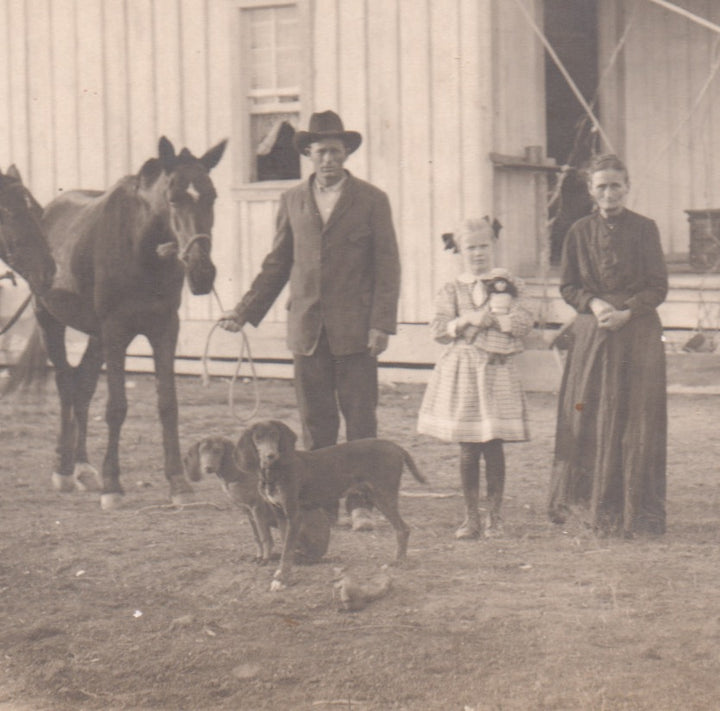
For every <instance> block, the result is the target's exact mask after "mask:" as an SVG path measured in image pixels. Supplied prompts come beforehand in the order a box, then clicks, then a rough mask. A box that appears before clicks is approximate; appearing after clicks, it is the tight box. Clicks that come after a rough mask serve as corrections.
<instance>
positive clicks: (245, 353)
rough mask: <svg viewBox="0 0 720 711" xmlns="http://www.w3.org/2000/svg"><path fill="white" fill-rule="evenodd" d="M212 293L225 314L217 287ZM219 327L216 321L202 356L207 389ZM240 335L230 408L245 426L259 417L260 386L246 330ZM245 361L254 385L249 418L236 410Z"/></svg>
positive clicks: (204, 384) (241, 330)
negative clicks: (237, 391)
mask: <svg viewBox="0 0 720 711" xmlns="http://www.w3.org/2000/svg"><path fill="white" fill-rule="evenodd" d="M212 293H213V296H214V297H215V300H216V301H217V303H218V306H219V307H220V312H221V313H224V311H225V309H223V305H222V301H221V300H220V296H219V295H218V293H217V291H216V290H215V287H213V290H212ZM219 326H220V323H219V322H217V321H216V322H215V323H214V324H213V325H212V328H211V329H210V331H209V333H208V335H207V339H206V340H205V349H204V351H203V356H202V375H201V376H200V377H201V380H202V384H203V386H204V387H207V386H208V385H209V384H210V371H209V368H208V361H209V359H210V356H209V353H210V341H211V339H212V336H213V333H215V330H216V329H217V328H218V327H219ZM239 333H240V336H241V338H242V342H241V343H240V352H239V354H238V358H237V361H236V363H235V370H234V371H233V374H232V378H231V379H230V385H229V386H228V406H229V407H230V412H231V413H232V415H233V417H235V419H237V420H239V421H240V422H241V423H243V424H245V423H247V422H250V421H251V420H252V419H253V418H254V417H255V416H256V415H257V413H258V411H259V409H260V384H259V381H258V376H257V371H256V370H255V361H254V360H253V357H252V350H251V348H250V341H249V339H248V337H247V334H246V333H245V330H244V329H242V328H241V329H240V332H239ZM244 359H247V362H248V364H249V366H250V379H251V382H252V385H253V409H252V410H251V412H250V414H249V415H248V416H247V417H241V416H240V415H238V413H237V410H236V408H235V383H236V382H237V379H238V378H239V377H240V369H241V368H242V364H243V360H244Z"/></svg>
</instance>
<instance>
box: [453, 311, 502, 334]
mask: <svg viewBox="0 0 720 711" xmlns="http://www.w3.org/2000/svg"><path fill="white" fill-rule="evenodd" d="M494 324H495V318H494V317H493V315H492V314H491V313H490V311H489V310H488V309H480V310H479V311H468V312H466V313H463V314H460V316H458V318H457V322H456V329H457V332H458V333H462V332H463V331H464V330H465V329H466V328H468V327H469V326H472V327H473V328H490V327H491V326H493V325H494Z"/></svg>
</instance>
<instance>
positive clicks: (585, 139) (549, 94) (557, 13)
mask: <svg viewBox="0 0 720 711" xmlns="http://www.w3.org/2000/svg"><path fill="white" fill-rule="evenodd" d="M544 22H545V34H546V36H547V38H548V40H549V42H550V44H551V45H552V47H553V49H554V50H555V52H556V53H557V55H558V57H559V58H560V61H561V62H562V63H563V65H564V66H565V68H566V69H567V71H568V72H569V74H570V76H571V77H572V78H573V81H574V82H575V84H576V86H577V87H578V89H579V90H580V92H581V93H582V95H583V96H584V97H585V99H586V100H587V101H588V103H590V102H592V101H593V99H594V98H595V92H596V90H597V83H598V60H597V58H598V29H597V0H545V5H544ZM593 111H594V112H595V113H596V115H597V113H598V111H599V107H598V106H597V104H595V105H594V106H593ZM545 115H546V121H547V154H548V156H550V157H551V158H554V159H555V161H556V162H557V163H558V165H570V166H572V167H574V168H581V167H582V166H584V165H585V163H586V162H587V160H588V159H589V158H590V156H591V155H592V152H593V146H594V144H595V142H596V136H595V134H594V133H593V132H592V131H591V128H592V124H591V123H590V121H588V119H587V116H586V114H585V110H584V109H583V107H582V106H581V105H580V102H579V101H578V99H577V97H576V96H575V94H574V93H573V91H572V89H571V88H570V86H569V85H568V83H567V81H566V80H565V78H564V77H563V75H562V74H561V73H560V70H559V69H558V68H557V65H556V64H555V62H554V61H553V60H552V58H551V57H550V55H548V54H547V52H546V53H545ZM590 209H591V203H590V198H589V196H588V194H587V190H586V189H585V182H584V180H583V178H582V176H581V174H580V173H579V172H577V171H570V172H568V173H566V174H565V175H564V184H563V186H562V190H561V193H560V196H559V200H558V201H556V202H555V204H553V205H551V206H550V216H551V217H553V218H554V221H553V227H552V231H551V236H550V243H551V249H550V261H551V263H552V264H558V263H559V261H560V254H561V251H562V243H563V240H564V238H565V233H566V232H567V230H568V228H569V227H570V225H572V223H573V222H575V220H577V219H579V218H580V217H582V216H583V215H586V214H587V213H588V212H589V211H590Z"/></svg>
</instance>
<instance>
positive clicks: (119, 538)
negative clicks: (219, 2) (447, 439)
mask: <svg viewBox="0 0 720 711" xmlns="http://www.w3.org/2000/svg"><path fill="white" fill-rule="evenodd" d="M131 384H132V386H133V387H132V389H131V390H130V391H129V398H130V414H129V417H128V420H127V423H126V426H125V429H124V432H123V441H122V463H123V471H124V474H123V482H124V485H125V488H126V491H127V496H126V504H125V506H124V507H123V508H122V509H121V510H118V511H115V512H111V513H108V512H102V511H101V510H100V505H99V496H98V495H97V494H96V493H95V494H93V493H75V494H62V495H61V494H57V493H55V492H53V491H52V490H51V488H50V472H51V462H52V453H53V446H54V437H55V432H56V428H57V404H56V398H55V393H54V387H52V386H50V387H49V390H48V395H47V397H46V398H45V399H38V398H36V399H34V400H33V401H27V402H17V401H15V402H9V401H0V416H1V417H2V423H3V425H2V430H1V431H0V442H1V443H2V445H1V446H2V455H3V456H2V465H1V471H2V477H1V479H0V481H1V483H2V491H3V494H2V497H1V499H0V711H66V710H70V709H73V710H78V709H100V710H103V711H116V710H120V709H137V710H146V709H163V710H164V709H166V710H168V711H179V710H188V711H206V710H207V711H215V710H217V711H223V710H233V711H237V710H248V711H264V710H270V709H272V710H276V709H292V710H293V711H295V710H307V711H330V710H338V711H339V710H342V709H344V710H346V711H350V710H352V711H384V710H388V709H405V710H408V711H410V710H412V711H425V710H429V711H434V710H438V711H440V710H442V711H446V710H453V709H456V710H458V711H490V710H498V711H499V710H501V709H502V710H510V709H522V710H527V709H547V710H549V709H568V710H577V709H583V710H585V709H588V710H592V709H597V710H600V709H605V710H612V711H615V710H631V709H633V710H635V709H648V710H650V709H652V710H653V711H658V710H664V709H667V710H671V709H672V710H673V711H677V710H678V709H683V710H689V709H698V710H700V709H702V710H703V711H705V710H707V709H710V708H717V704H718V698H720V604H718V589H719V588H720V566H719V565H718V561H719V558H718V543H720V509H719V508H718V503H719V502H718V498H719V497H718V491H719V489H718V481H717V462H718V445H717V424H716V422H715V417H716V415H717V413H718V412H719V411H720V399H719V398H718V397H717V396H703V395H672V396H671V397H670V417H671V424H670V443H669V494H668V533H667V535H666V536H665V537H664V538H662V539H659V540H643V539H639V540H633V541H622V540H598V539H596V538H594V537H593V536H592V535H590V534H589V533H587V532H586V531H584V530H581V529H580V528H579V527H577V528H573V527H565V528H558V527H555V526H553V525H552V524H550V523H548V522H547V521H546V518H545V516H544V501H545V497H546V489H547V484H548V473H549V464H550V459H551V452H552V444H553V425H554V405H555V398H554V396H553V395H549V394H530V395H529V397H528V399H529V406H530V414H531V426H532V434H533V439H532V441H531V442H529V443H526V444H525V443H524V444H514V445H508V446H507V447H506V454H507V459H508V481H507V489H506V498H505V502H504V506H503V514H504V520H505V535H504V537H503V538H500V539H494V540H490V541H473V542H458V541H455V540H454V538H453V531H454V528H455V527H456V525H457V524H458V523H459V521H460V519H461V515H462V499H461V497H460V494H459V490H458V475H457V471H456V468H457V452H456V450H455V447H454V446H450V445H443V444H441V443H439V442H436V441H434V440H432V439H430V438H426V437H421V436H419V435H416V434H415V432H414V428H415V415H416V413H417V410H418V405H419V402H420V398H421V395H422V387H421V386H419V385H398V386H396V387H390V386H384V387H383V388H382V393H381V398H382V405H381V412H380V429H381V432H382V434H383V435H384V436H386V437H389V438H392V439H394V440H396V441H398V442H399V443H401V444H403V445H405V446H406V447H408V448H409V449H410V450H411V451H412V453H413V454H414V456H415V458H416V460H417V462H418V464H419V466H420V467H421V469H422V470H423V471H424V473H425V474H426V475H427V477H428V478H429V480H430V482H431V483H430V485H429V486H428V487H423V486H421V485H419V484H418V483H417V482H415V481H414V480H413V479H412V478H411V477H410V476H409V474H406V475H405V477H404V480H403V491H402V495H401V502H400V503H401V511H402V513H403V515H404V517H405V519H406V521H407V522H408V524H409V525H410V526H411V528H412V534H411V538H410V548H409V560H408V563H407V565H406V566H404V567H401V568H392V569H390V570H389V573H390V575H391V576H392V580H393V586H392V589H391V591H390V593H389V594H388V595H387V596H385V597H384V598H382V599H381V600H378V601H376V602H373V603H371V604H370V605H368V606H367V607H366V608H365V609H364V610H362V611H360V612H355V613H347V612H341V611H339V609H338V601H337V599H334V596H333V579H334V577H335V576H336V574H337V572H336V571H337V569H338V568H340V567H341V566H345V567H346V568H347V569H349V570H350V571H352V572H353V573H354V574H356V575H358V576H360V577H361V578H362V577H363V576H367V575H374V574H376V573H378V572H380V570H381V567H382V566H383V565H384V564H385V563H387V562H388V561H389V560H390V559H391V557H392V555H393V551H394V536H393V533H392V530H391V529H390V527H389V525H388V524H387V523H385V522H384V521H383V520H381V519H380V518H377V519H376V522H377V525H376V528H375V530H374V531H373V532H366V533H353V532H351V531H350V530H349V529H348V528H347V527H342V526H340V527H336V528H334V529H333V533H332V540H331V543H330V549H329V551H328V556H327V558H326V559H324V560H323V561H322V562H321V563H319V564H317V565H314V566H304V567H296V568H295V579H296V584H295V585H293V586H291V587H289V588H287V589H286V590H283V591H281V592H270V591H269V584H270V580H271V576H272V572H273V568H272V567H259V566H257V565H256V564H254V563H252V562H251V560H250V559H251V557H252V554H253V551H254V548H253V545H252V540H251V533H250V527H249V525H248V523H247V521H246V519H245V517H244V514H242V513H241V512H239V511H238V510H234V509H232V508H231V507H230V505H229V503H228V502H227V501H226V500H225V498H224V495H223V493H222V491H221V489H220V487H219V486H218V484H217V482H216V481H213V480H207V481H202V482H200V484H199V485H197V486H196V487H195V490H196V505H194V506H191V507H185V508H183V509H179V510H178V509H171V508H163V507H162V505H163V504H165V503H166V497H167V488H166V485H165V483H164V479H163V476H162V470H161V460H160V447H159V443H158V442H159V424H158V421H157V417H156V413H155V393H154V384H153V380H152V378H151V377H148V376H141V375H137V376H131ZM178 384H179V396H180V402H181V435H182V442H183V447H187V446H189V445H190V444H192V443H193V442H194V441H196V440H197V439H199V438H200V437H202V436H204V435H206V434H224V435H227V436H230V437H235V436H236V435H237V434H238V432H239V428H240V423H239V422H238V421H237V420H235V419H234V418H233V416H232V414H231V412H230V410H229V408H228V405H227V389H228V384H227V381H222V380H219V379H218V380H214V381H213V382H212V383H211V384H210V386H209V387H207V388H205V387H203V386H202V385H201V383H200V381H199V379H197V378H181V379H179V380H178ZM261 398H262V405H261V411H260V416H262V417H274V418H279V419H283V420H286V421H287V422H288V423H289V424H291V425H292V426H293V427H295V428H297V426H298V422H297V417H296V413H295V407H294V395H293V390H292V386H291V384H290V383H288V382H285V381H262V383H261ZM235 399H236V402H237V406H238V410H239V411H240V412H242V411H243V408H244V407H245V406H246V407H247V409H248V410H249V409H250V407H251V404H252V397H251V392H250V387H249V386H248V385H241V386H239V388H238V389H237V390H236V393H235ZM104 400H105V388H104V384H101V387H100V388H99V390H98V393H97V395H96V397H95V399H94V401H93V405H92V412H91V417H92V422H91V436H90V445H91V457H92V458H93V462H94V463H96V464H97V463H99V462H100V461H101V459H102V447H103V442H104V437H105V426H104V422H103V408H104Z"/></svg>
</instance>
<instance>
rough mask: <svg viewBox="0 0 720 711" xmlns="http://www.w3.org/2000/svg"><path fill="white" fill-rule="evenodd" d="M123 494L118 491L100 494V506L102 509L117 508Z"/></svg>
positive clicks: (112, 509) (111, 509) (110, 509)
mask: <svg viewBox="0 0 720 711" xmlns="http://www.w3.org/2000/svg"><path fill="white" fill-rule="evenodd" d="M122 500H123V496H122V494H118V493H112V494H101V495H100V508H101V509H102V510H103V511H114V510H115V509H119V508H120V506H121V504H122Z"/></svg>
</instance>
